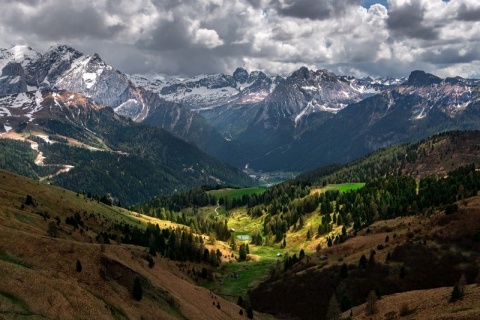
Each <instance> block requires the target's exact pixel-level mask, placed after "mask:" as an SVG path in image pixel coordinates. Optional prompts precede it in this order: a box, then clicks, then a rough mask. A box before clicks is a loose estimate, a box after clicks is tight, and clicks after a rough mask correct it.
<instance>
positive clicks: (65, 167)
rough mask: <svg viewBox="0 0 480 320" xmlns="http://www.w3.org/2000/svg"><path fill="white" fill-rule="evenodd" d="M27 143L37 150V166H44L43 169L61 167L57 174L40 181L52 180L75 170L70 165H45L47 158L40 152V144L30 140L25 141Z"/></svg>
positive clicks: (42, 178)
mask: <svg viewBox="0 0 480 320" xmlns="http://www.w3.org/2000/svg"><path fill="white" fill-rule="evenodd" d="M25 141H26V142H28V143H30V147H31V148H32V149H33V150H35V151H36V152H38V154H37V157H36V158H35V164H36V165H37V166H42V167H46V166H56V167H60V169H59V170H58V171H57V172H55V173H54V174H51V175H48V176H46V177H41V178H40V181H44V180H48V179H51V178H53V177H56V176H58V175H60V174H62V173H66V172H68V171H70V170H72V169H73V168H75V167H74V166H72V165H69V164H58V165H57V164H45V162H44V160H45V157H44V156H43V152H42V151H40V150H38V143H37V142H35V141H32V140H29V139H25Z"/></svg>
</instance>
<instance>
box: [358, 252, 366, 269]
mask: <svg viewBox="0 0 480 320" xmlns="http://www.w3.org/2000/svg"><path fill="white" fill-rule="evenodd" d="M367 262H368V261H367V257H365V255H364V254H362V256H361V257H360V260H359V261H358V267H359V268H360V269H366V268H367Z"/></svg>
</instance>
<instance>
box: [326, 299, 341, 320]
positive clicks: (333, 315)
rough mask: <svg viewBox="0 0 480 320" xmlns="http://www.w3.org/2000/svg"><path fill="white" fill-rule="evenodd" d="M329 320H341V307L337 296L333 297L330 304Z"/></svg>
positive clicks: (328, 310)
mask: <svg viewBox="0 0 480 320" xmlns="http://www.w3.org/2000/svg"><path fill="white" fill-rule="evenodd" d="M327 320H340V307H339V306H338V301H337V299H336V298H335V294H333V295H332V297H331V298H330V302H329V304H328V309H327Z"/></svg>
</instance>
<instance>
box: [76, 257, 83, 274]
mask: <svg viewBox="0 0 480 320" xmlns="http://www.w3.org/2000/svg"><path fill="white" fill-rule="evenodd" d="M76 270H77V272H82V263H81V262H80V260H78V259H77V267H76Z"/></svg>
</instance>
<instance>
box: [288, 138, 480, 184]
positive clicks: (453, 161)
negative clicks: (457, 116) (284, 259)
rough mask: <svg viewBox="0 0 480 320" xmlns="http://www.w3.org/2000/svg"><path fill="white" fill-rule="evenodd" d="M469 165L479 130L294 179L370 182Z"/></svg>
mask: <svg viewBox="0 0 480 320" xmlns="http://www.w3.org/2000/svg"><path fill="white" fill-rule="evenodd" d="M471 163H475V164H477V165H478V164H480V131H453V132H446V133H442V134H438V135H434V136H432V137H430V138H428V139H425V140H422V141H420V142H415V143H409V144H404V145H400V146H391V147H387V148H385V149H382V150H379V151H376V152H374V153H372V154H370V155H368V156H366V157H364V158H362V159H360V160H357V161H353V162H351V163H349V164H346V165H343V166H331V167H323V168H319V169H317V170H313V171H310V172H307V173H304V174H302V175H300V176H299V177H298V178H297V179H299V180H308V181H311V182H312V183H313V184H322V183H329V184H330V183H344V182H354V181H363V182H366V181H370V180H372V179H374V178H379V177H384V176H386V175H411V176H413V177H415V178H416V179H420V178H424V177H426V176H429V175H437V176H444V175H446V174H447V172H448V171H451V170H454V169H456V168H458V167H460V166H465V165H468V164H471Z"/></svg>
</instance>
